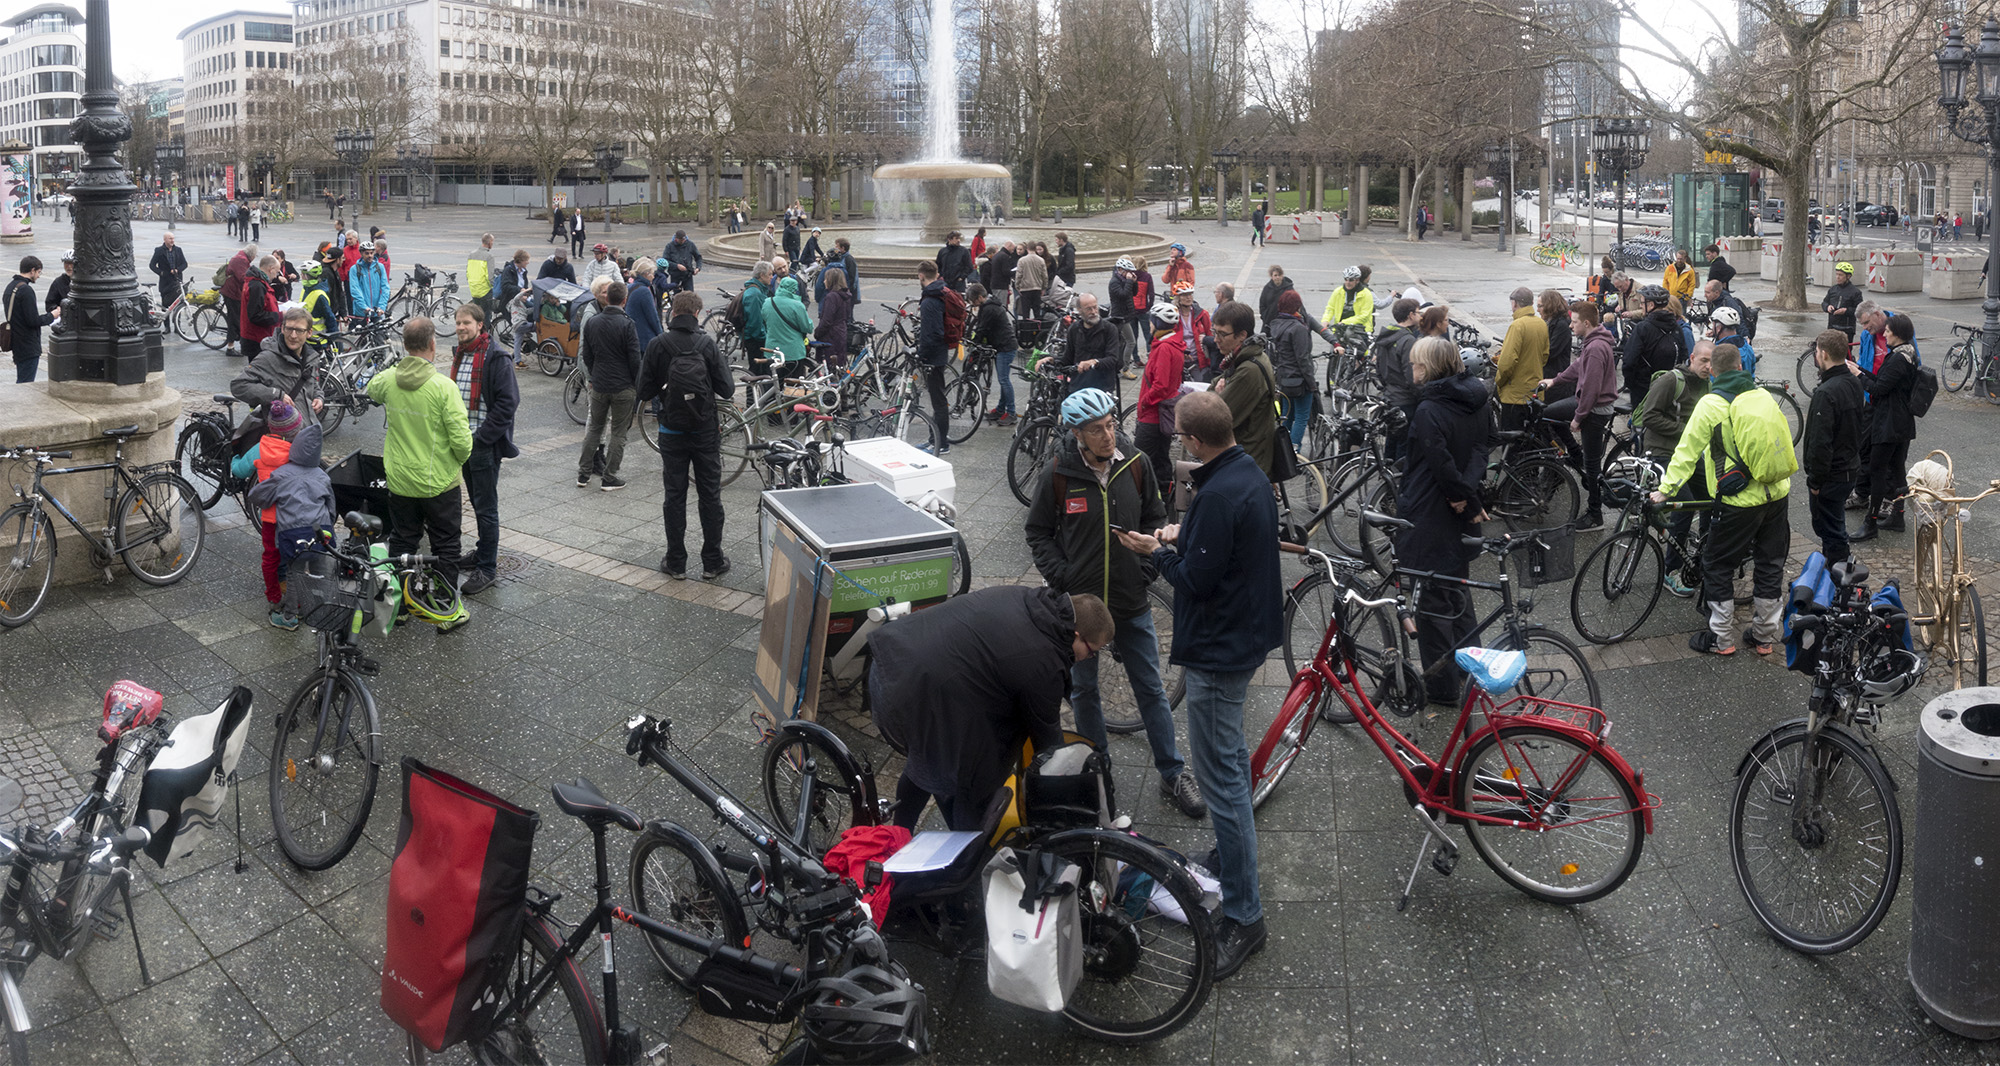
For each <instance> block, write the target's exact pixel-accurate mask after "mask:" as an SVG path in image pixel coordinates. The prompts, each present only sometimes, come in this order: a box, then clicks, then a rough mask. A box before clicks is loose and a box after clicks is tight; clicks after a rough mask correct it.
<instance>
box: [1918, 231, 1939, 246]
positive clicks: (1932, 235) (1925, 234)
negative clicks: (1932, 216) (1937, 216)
mask: <svg viewBox="0 0 2000 1066" xmlns="http://www.w3.org/2000/svg"><path fill="white" fill-rule="evenodd" d="M1936 242H1937V228H1936V227H1934V226H1918V227H1917V251H1919V252H1928V251H1930V250H1931V246H1932V245H1933V244H1935V243H1936Z"/></svg>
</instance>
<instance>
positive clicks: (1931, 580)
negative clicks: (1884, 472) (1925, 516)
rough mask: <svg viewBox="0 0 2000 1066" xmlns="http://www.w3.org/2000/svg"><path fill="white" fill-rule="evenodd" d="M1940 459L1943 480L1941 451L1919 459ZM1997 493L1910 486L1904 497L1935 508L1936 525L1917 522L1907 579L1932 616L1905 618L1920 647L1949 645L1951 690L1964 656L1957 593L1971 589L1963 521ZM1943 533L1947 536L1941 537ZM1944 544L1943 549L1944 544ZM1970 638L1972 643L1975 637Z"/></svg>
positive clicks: (1991, 486)
mask: <svg viewBox="0 0 2000 1066" xmlns="http://www.w3.org/2000/svg"><path fill="white" fill-rule="evenodd" d="M1938 456H1942V457H1943V459H1944V468H1945V472H1946V475H1947V477H1949V476H1951V474H1952V473H1953V469H1954V468H1953V466H1952V461H1951V455H1950V453H1948V452H1946V451H1944V450H1943V449H1936V448H1934V449H1932V450H1931V452H1930V453H1929V454H1928V455H1926V456H1924V458H1925V459H1930V458H1933V457H1938ZM1996 492H2000V478H1996V479H1994V480H1992V481H1990V482H1988V483H1987V488H1986V491H1985V492H1982V493H1980V494H1979V495H1977V496H1946V495H1944V494H1943V493H1940V492H1938V491H1936V490H1934V489H1931V488H1928V487H1926V486H1923V485H1911V486H1910V494H1911V495H1912V496H1915V497H1918V503H1919V504H1920V505H1928V506H1930V507H1935V508H1936V510H1937V521H1935V522H1925V521H1922V520H1921V519H1919V521H1918V523H1917V534H1916V537H1915V538H1914V540H1913V547H1912V551H1913V553H1914V557H1913V558H1912V560H1911V567H1910V572H1911V578H1912V584H1913V585H1914V586H1915V589H1916V592H1917V594H1918V595H1919V596H1927V597H1929V598H1930V599H1931V600H1932V605H1933V606H1934V607H1935V608H1936V613H1935V614H1932V615H1928V616H1925V615H1917V614H1912V615H1911V616H1910V622H1911V624H1913V625H1916V626H1918V627H1919V628H1921V629H1922V630H1923V631H1924V643H1925V645H1926V646H1927V647H1930V648H1936V647H1938V646H1939V645H1940V644H1941V643H1944V642H1945V641H1947V640H1949V641H1950V642H1952V649H1951V659H1952V687H1953V688H1959V687H1962V686H1963V685H1964V684H1965V678H1964V676H1963V675H1964V657H1963V656H1962V655H1961V654H1960V653H1959V652H1960V649H1959V648H1958V646H1957V643H1958V628H1959V623H1960V621H1961V620H1960V619H1959V617H1958V594H1959V590H1960V589H1961V588H1963V587H1964V586H1966V585H1970V584H1973V577H1972V575H1971V574H1968V573H1966V570H1965V519H1966V516H1967V515H1968V514H1969V513H1970V508H1971V505H1973V504H1975V503H1978V502H1979V501H1981V500H1983V499H1985V498H1986V497H1988V496H1991V495H1993V494H1994V493H1996ZM1947 529H1948V530H1949V533H1947ZM1947 539H1948V540H1949V544H1947ZM1947 567H1949V569H1947ZM1975 639H1976V638H1975ZM1974 680H1975V683H1980V684H1983V683H1984V679H1983V678H1975V679H1974Z"/></svg>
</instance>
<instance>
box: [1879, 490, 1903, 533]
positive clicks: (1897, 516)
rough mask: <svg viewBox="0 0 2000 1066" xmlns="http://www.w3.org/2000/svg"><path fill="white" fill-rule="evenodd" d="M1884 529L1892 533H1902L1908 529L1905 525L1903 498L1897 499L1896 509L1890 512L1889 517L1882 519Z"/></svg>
mask: <svg viewBox="0 0 2000 1066" xmlns="http://www.w3.org/2000/svg"><path fill="white" fill-rule="evenodd" d="M1882 528H1883V529H1886V530H1888V531H1889V532H1891V533H1901V532H1902V531H1903V530H1904V529H1906V528H1907V527H1906V526H1904V525H1903V497H1901V496H1898V497H1896V502H1895V504H1894V509H1893V510H1891V511H1890V512H1889V515H1888V517H1886V518H1884V519H1882Z"/></svg>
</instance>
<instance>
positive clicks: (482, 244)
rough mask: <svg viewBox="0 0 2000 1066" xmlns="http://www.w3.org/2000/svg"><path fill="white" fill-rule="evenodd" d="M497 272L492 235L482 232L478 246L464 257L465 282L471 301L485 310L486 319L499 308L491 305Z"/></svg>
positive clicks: (498, 270)
mask: <svg viewBox="0 0 2000 1066" xmlns="http://www.w3.org/2000/svg"><path fill="white" fill-rule="evenodd" d="M499 273H500V269H499V266H498V264H496V263H495V262H494V260H493V235H492V234H491V233H488V234H484V235H482V236H481V237H480V238H479V247H477V248H474V249H473V250H472V254H471V255H469V256H466V257H465V284H466V286H467V288H469V289H470V290H471V292H472V302H473V303H476V304H478V305H479V307H480V309H481V310H483V311H485V312H486V318H487V320H488V321H491V320H492V319H493V317H494V315H495V314H496V313H497V312H498V310H499V309H498V308H496V307H494V306H493V279H494V278H495V277H497V276H499Z"/></svg>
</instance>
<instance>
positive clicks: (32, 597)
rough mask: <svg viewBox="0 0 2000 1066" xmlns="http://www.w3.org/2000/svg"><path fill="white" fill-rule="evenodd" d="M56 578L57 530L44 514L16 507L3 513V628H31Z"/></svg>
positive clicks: (0, 538) (0, 516)
mask: <svg viewBox="0 0 2000 1066" xmlns="http://www.w3.org/2000/svg"><path fill="white" fill-rule="evenodd" d="M55 577H56V528H55V524H54V523H52V522H50V521H49V516H48V514H47V513H46V512H44V511H39V510H36V509H35V508H34V507H32V506H30V505H28V504H25V503H17V504H15V505H14V506H12V507H9V508H7V510H6V511H5V512H0V626H4V627H6V628H8V629H13V628H15V627H16V626H23V625H26V624H28V622H29V621H30V620H32V619H33V618H34V617H35V612H37V611H39V610H41V609H42V603H43V601H45V600H47V599H48V595H49V586H50V585H51V584H53V583H54V582H55Z"/></svg>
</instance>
